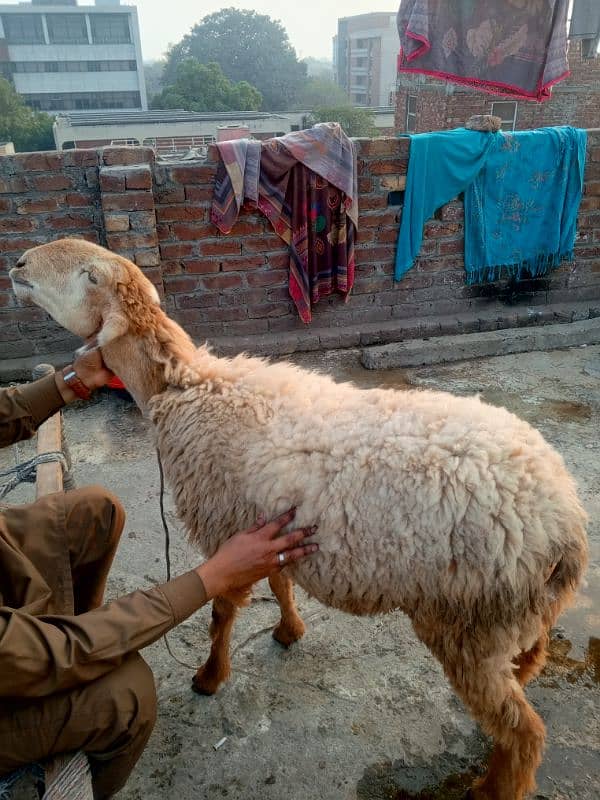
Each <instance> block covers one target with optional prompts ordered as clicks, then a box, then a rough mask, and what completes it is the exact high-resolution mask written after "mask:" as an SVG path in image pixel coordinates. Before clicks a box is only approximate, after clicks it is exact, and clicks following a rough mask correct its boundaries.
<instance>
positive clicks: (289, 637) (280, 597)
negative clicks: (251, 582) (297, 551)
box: [269, 573, 306, 647]
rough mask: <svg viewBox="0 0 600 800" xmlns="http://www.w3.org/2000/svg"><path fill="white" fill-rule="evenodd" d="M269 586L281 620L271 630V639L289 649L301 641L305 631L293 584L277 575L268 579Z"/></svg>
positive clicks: (282, 576) (286, 578)
mask: <svg viewBox="0 0 600 800" xmlns="http://www.w3.org/2000/svg"><path fill="white" fill-rule="evenodd" d="M269 586H270V587H271V591H272V592H273V594H274V595H275V597H276V598H277V602H278V603H279V608H280V610H281V620H280V621H279V624H278V625H276V626H275V628H274V629H273V638H274V639H275V641H277V642H279V644H281V645H283V646H284V647H289V646H290V645H291V644H293V643H294V642H297V641H298V639H301V638H302V637H303V636H304V632H305V630H306V627H305V625H304V622H302V619H301V618H300V615H299V614H298V609H297V608H296V600H295V598H294V582H293V581H292V580H291V578H288V577H287V576H286V575H283V574H282V573H278V574H276V575H272V576H271V577H270V578H269Z"/></svg>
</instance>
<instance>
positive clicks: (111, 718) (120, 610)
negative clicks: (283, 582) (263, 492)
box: [0, 376, 206, 798]
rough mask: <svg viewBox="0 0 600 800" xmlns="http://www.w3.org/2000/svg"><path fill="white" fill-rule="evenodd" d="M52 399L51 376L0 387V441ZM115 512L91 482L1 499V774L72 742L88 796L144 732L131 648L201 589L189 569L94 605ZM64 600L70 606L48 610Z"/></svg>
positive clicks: (115, 771)
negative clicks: (87, 780) (85, 758)
mask: <svg viewBox="0 0 600 800" xmlns="http://www.w3.org/2000/svg"><path fill="white" fill-rule="evenodd" d="M62 405H63V400H62V398H61V396H60V393H59V392H58V389H57V388H56V384H55V382H54V377H53V376H49V377H46V378H42V379H41V380H39V381H36V382H35V383H31V384H28V385H26V386H22V387H18V388H13V389H8V390H0V446H5V445H8V444H11V443H12V442H15V441H18V440H20V439H26V438H28V437H29V436H31V435H32V434H33V433H34V432H35V430H36V429H37V427H38V426H39V425H40V424H41V423H42V422H44V420H46V419H47V418H48V417H49V416H51V415H52V414H53V413H55V412H56V411H58V409H59V408H61V407H62ZM124 521H125V514H124V511H123V509H122V507H121V504H120V503H119V501H118V500H117V499H116V498H115V497H113V496H112V495H111V494H110V493H109V492H108V491H106V490H105V489H102V488H100V487H89V488H84V489H78V490H76V491H73V492H67V493H61V494H55V495H50V496H48V497H45V498H43V499H41V500H38V501H37V502H36V503H33V504H31V505H26V506H12V507H2V508H0V775H4V774H7V773H9V772H11V771H12V770H14V769H16V768H18V767H19V766H22V765H23V764H26V763H29V762H31V761H36V760H39V759H42V758H44V757H46V756H49V755H53V754H58V753H63V752H68V751H72V750H78V749H83V750H84V751H85V752H86V753H87V754H88V755H89V758H90V764H91V768H92V775H93V781H94V794H95V796H96V797H98V798H103V797H110V796H111V795H112V794H114V793H115V792H116V791H118V790H119V789H120V788H121V787H122V786H123V784H124V783H125V781H126V780H127V777H128V776H129V774H130V772H131V770H132V769H133V766H134V764H135V762H136V761H137V759H138V758H139V756H140V755H141V753H142V751H143V749H144V747H145V745H146V742H147V741H148V737H149V736H150V733H151V731H152V728H153V726H154V721H155V716H156V693H155V688H154V680H153V677H152V673H151V672H150V669H149V668H148V666H147V665H146V663H145V662H144V660H143V659H142V658H141V656H140V655H139V654H138V651H139V650H140V649H141V648H143V647H145V646H146V645H148V644H151V643H152V642H154V641H155V640H156V639H158V638H159V637H160V636H162V635H163V634H164V633H165V632H166V631H168V630H170V629H171V628H173V627H174V626H175V625H177V624H178V623H179V622H181V621H182V620H184V619H186V617H188V616H190V614H192V613H193V612H194V611H196V610H197V609H198V608H200V607H201V606H202V605H204V603H206V593H205V590H204V586H203V584H202V581H201V579H200V578H199V576H198V575H197V574H196V572H194V571H192V572H188V573H186V574H184V575H182V576H180V577H178V578H175V579H174V580H172V581H169V583H166V584H163V585H162V586H157V587H155V588H152V589H149V590H147V591H137V592H133V593H132V594H130V595H127V596H126V597H122V598H120V599H119V600H115V601H113V602H112V603H108V604H107V605H104V606H102V605H101V603H102V596H103V591H104V585H105V583H106V578H107V576H108V571H109V569H110V565H111V562H112V559H113V556H114V553H115V551H116V548H117V545H118V542H119V537H120V535H121V531H122V529H123V524H124ZM70 603H72V605H73V607H74V609H75V614H74V615H72V616H68V615H64V614H60V613H58V612H59V610H61V609H63V608H65V607H69V604H70Z"/></svg>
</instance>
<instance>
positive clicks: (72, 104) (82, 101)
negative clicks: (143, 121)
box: [22, 92, 142, 111]
mask: <svg viewBox="0 0 600 800" xmlns="http://www.w3.org/2000/svg"><path fill="white" fill-rule="evenodd" d="M22 97H23V100H24V101H25V102H26V103H27V105H29V106H31V108H34V109H35V110H36V111H86V110H89V109H99V110H100V109H118V108H131V109H134V108H141V105H142V103H141V100H140V93H139V92H44V93H40V94H24V95H22Z"/></svg>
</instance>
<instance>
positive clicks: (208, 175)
mask: <svg viewBox="0 0 600 800" xmlns="http://www.w3.org/2000/svg"><path fill="white" fill-rule="evenodd" d="M216 174H217V170H216V167H212V166H206V165H204V164H202V165H200V166H194V167H171V168H170V169H169V175H170V177H171V180H172V181H173V182H174V183H181V184H187V183H210V184H212V182H213V180H214V178H215V175H216Z"/></svg>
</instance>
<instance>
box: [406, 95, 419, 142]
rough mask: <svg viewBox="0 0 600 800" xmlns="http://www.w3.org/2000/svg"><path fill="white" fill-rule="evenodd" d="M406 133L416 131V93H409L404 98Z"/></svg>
mask: <svg viewBox="0 0 600 800" xmlns="http://www.w3.org/2000/svg"><path fill="white" fill-rule="evenodd" d="M405 127H406V133H416V132H417V95H416V94H409V95H408V97H407V98H406V125H405Z"/></svg>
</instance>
